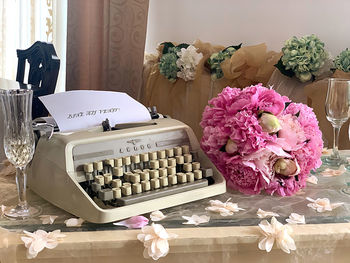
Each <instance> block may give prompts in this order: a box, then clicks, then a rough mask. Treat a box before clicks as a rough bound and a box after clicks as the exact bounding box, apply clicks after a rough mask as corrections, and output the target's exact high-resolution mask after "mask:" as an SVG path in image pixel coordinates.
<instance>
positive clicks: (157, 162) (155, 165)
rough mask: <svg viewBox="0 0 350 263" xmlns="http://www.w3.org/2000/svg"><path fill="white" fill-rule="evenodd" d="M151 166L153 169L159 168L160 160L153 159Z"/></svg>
mask: <svg viewBox="0 0 350 263" xmlns="http://www.w3.org/2000/svg"><path fill="white" fill-rule="evenodd" d="M150 167H151V169H159V161H158V160H151V161H150Z"/></svg>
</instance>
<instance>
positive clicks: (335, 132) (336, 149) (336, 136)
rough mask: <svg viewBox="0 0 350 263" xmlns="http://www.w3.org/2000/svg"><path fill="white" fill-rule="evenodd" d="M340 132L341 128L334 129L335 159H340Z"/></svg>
mask: <svg viewBox="0 0 350 263" xmlns="http://www.w3.org/2000/svg"><path fill="white" fill-rule="evenodd" d="M339 132H340V127H339V126H335V127H333V138H334V140H333V154H332V155H333V157H334V158H335V159H340V155H339V151H338V145H339Z"/></svg>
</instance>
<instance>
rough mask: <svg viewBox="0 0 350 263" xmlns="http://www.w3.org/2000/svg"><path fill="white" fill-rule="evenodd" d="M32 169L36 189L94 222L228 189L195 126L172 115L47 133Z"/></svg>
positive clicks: (139, 212) (50, 200)
mask: <svg viewBox="0 0 350 263" xmlns="http://www.w3.org/2000/svg"><path fill="white" fill-rule="evenodd" d="M105 124H106V123H105ZM107 125H108V123H107ZM104 130H106V131H104ZM29 173H30V175H29V176H28V185H29V187H30V188H31V189H32V190H33V191H34V192H36V193H37V194H38V195H40V196H41V197H43V198H44V199H46V200H48V201H49V202H51V203H53V204H54V205H56V206H58V207H60V208H62V209H64V210H66V211H67V212H69V213H71V214H74V215H75V216H78V217H81V218H83V219H85V220H87V221H89V222H94V223H107V222H112V221H117V220H121V219H125V218H128V217H131V216H135V215H139V214H144V213H148V212H152V211H155V210H158V209H164V208H168V207H172V206H176V205H180V204H183V203H188V202H192V201H195V200H199V199H203V198H207V197H211V196H214V195H218V194H221V193H224V192H225V191H226V185H225V180H224V178H223V177H222V175H221V174H220V173H219V172H218V170H217V169H216V168H215V166H214V165H213V164H212V163H211V161H210V160H209V159H208V157H207V156H206V155H205V154H204V153H203V151H202V150H201V149H200V146H199V143H198V141H197V139H196V137H195V135H194V133H193V131H192V129H191V128H190V127H188V126H187V125H185V124H184V123H182V122H180V121H177V120H175V119H171V118H158V119H152V120H151V121H149V122H146V123H136V124H125V125H116V127H114V128H113V129H109V128H108V127H107V128H106V126H104V128H102V127H95V128H92V129H89V130H83V131H77V132H73V133H60V132H54V133H53V134H52V137H51V138H50V139H48V138H45V137H41V138H40V139H39V140H38V142H37V145H36V151H35V155H34V158H33V160H32V162H31V164H30V166H29Z"/></svg>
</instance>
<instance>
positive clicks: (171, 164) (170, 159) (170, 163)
mask: <svg viewBox="0 0 350 263" xmlns="http://www.w3.org/2000/svg"><path fill="white" fill-rule="evenodd" d="M168 166H176V159H175V158H169V159H168Z"/></svg>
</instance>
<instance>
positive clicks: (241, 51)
mask: <svg viewBox="0 0 350 263" xmlns="http://www.w3.org/2000/svg"><path fill="white" fill-rule="evenodd" d="M189 47H191V49H192V51H191V54H192V55H193V56H191V58H195V57H196V58H198V57H199V55H200V54H202V56H203V57H202V58H201V59H200V61H199V62H198V60H196V59H186V63H183V62H185V60H184V59H180V56H182V55H183V54H185V53H186V52H183V51H181V50H182V49H188V48H189ZM194 48H195V49H196V50H195V49H194ZM158 53H159V54H158V55H156V56H148V60H147V61H146V64H145V65H146V66H145V70H144V83H145V85H144V87H143V92H142V93H143V94H142V97H143V99H142V101H143V104H144V105H155V106H157V109H158V111H159V112H162V113H163V114H167V115H170V116H171V117H172V118H176V119H178V120H181V121H183V122H185V123H186V124H188V125H189V126H191V128H192V129H193V130H194V132H195V134H196V136H197V137H198V138H200V137H201V136H202V129H201V127H200V125H199V122H200V120H201V117H202V112H203V109H204V107H205V106H206V105H207V103H208V100H209V99H211V98H212V97H213V96H216V95H217V94H218V93H220V92H221V91H222V89H223V88H225V87H226V86H232V87H237V88H244V87H246V86H248V85H252V84H257V83H260V82H261V83H263V84H266V82H267V81H268V79H269V78H270V76H271V74H272V72H273V70H274V66H273V65H274V64H276V62H277V60H278V59H279V57H280V55H279V54H277V53H276V52H273V51H269V52H268V51H267V47H266V45H265V44H260V45H256V46H244V47H241V46H240V45H235V46H230V47H227V48H225V47H224V46H216V45H212V44H210V43H204V42H201V41H199V40H197V41H195V43H194V44H193V45H188V44H180V45H176V44H174V43H169V42H165V43H163V44H161V45H160V46H159V48H158ZM196 54H198V55H196ZM189 57H190V56H187V58H189ZM179 60H180V61H179ZM193 62H196V63H193ZM197 62H198V63H197ZM185 64H186V65H185ZM188 65H192V66H191V67H189V66H188ZM193 65H196V66H195V67H193ZM184 68H191V70H190V71H187V70H186V72H191V74H183V73H182V72H183V69H184ZM183 76H191V78H187V77H186V78H185V77H183Z"/></svg>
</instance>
